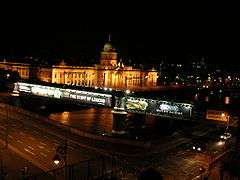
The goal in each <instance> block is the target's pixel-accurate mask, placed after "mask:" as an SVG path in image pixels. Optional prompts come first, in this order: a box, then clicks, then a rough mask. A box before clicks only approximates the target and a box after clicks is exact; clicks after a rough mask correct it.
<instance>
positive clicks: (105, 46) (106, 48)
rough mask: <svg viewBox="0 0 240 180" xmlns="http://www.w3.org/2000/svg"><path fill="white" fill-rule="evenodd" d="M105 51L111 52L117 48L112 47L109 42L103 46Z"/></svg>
mask: <svg viewBox="0 0 240 180" xmlns="http://www.w3.org/2000/svg"><path fill="white" fill-rule="evenodd" d="M103 51H105V52H111V51H115V49H114V48H113V47H112V45H111V44H110V43H109V42H107V43H106V44H105V45H104V47H103Z"/></svg>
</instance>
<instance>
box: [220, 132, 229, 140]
mask: <svg viewBox="0 0 240 180" xmlns="http://www.w3.org/2000/svg"><path fill="white" fill-rule="evenodd" d="M231 136H232V135H231V134H230V133H229V132H225V133H224V134H222V135H221V136H220V140H221V141H227V140H228V139H230V138H231Z"/></svg>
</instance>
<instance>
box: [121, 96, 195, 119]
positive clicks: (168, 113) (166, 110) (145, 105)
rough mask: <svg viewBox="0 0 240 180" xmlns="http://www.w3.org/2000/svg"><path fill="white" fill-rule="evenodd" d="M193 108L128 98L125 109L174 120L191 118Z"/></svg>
mask: <svg viewBox="0 0 240 180" xmlns="http://www.w3.org/2000/svg"><path fill="white" fill-rule="evenodd" d="M192 107H193V106H192V105H191V104H188V103H176V102H170V101H160V100H153V99H144V98H135V97H128V98H127V100H126V107H125V108H126V110H127V111H129V112H136V113H137V112H139V113H141V112H144V113H148V114H153V115H157V116H165V117H173V118H174V117H175V118H190V117H191V116H192Z"/></svg>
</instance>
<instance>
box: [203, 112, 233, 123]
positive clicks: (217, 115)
mask: <svg viewBox="0 0 240 180" xmlns="http://www.w3.org/2000/svg"><path fill="white" fill-rule="evenodd" d="M206 119H209V120H215V121H222V122H227V121H229V114H228V113H227V112H226V111H218V110H207V113H206Z"/></svg>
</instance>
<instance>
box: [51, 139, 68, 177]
mask: <svg viewBox="0 0 240 180" xmlns="http://www.w3.org/2000/svg"><path fill="white" fill-rule="evenodd" d="M67 152H68V143H67V140H65V143H64V145H62V146H59V147H58V148H57V149H56V154H55V155H54V157H53V162H54V164H55V165H58V164H59V163H60V161H61V160H63V163H64V177H65V179H67V165H68V164H67Z"/></svg>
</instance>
